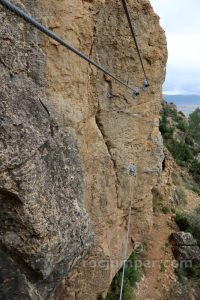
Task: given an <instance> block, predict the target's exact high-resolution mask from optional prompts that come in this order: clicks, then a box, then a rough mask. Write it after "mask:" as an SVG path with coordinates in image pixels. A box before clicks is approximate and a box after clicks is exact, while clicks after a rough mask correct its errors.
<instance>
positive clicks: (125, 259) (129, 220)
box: [119, 202, 132, 300]
mask: <svg viewBox="0 0 200 300" xmlns="http://www.w3.org/2000/svg"><path fill="white" fill-rule="evenodd" d="M131 211H132V202H130V206H129V215H128V230H127V234H126V238H125V249H124V265H123V271H122V280H121V289H120V297H119V300H122V295H123V288H124V275H125V269H126V261H127V253H128V240H129V232H130V224H131Z"/></svg>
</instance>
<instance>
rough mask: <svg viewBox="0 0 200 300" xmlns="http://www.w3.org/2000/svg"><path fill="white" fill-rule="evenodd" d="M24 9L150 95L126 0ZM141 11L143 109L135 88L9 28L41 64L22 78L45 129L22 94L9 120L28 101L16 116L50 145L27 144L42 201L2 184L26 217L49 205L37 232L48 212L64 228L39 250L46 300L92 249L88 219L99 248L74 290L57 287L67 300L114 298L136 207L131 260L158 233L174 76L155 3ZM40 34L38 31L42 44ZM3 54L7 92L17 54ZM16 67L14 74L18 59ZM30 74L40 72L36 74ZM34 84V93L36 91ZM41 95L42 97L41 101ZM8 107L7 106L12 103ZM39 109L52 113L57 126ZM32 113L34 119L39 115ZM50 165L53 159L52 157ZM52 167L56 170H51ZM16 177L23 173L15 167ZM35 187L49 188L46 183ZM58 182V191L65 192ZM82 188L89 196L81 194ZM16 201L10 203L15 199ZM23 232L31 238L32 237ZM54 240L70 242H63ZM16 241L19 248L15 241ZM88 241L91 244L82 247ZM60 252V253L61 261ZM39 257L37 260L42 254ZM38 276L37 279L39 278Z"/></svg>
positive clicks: (31, 64) (71, 285) (69, 282)
mask: <svg viewBox="0 0 200 300" xmlns="http://www.w3.org/2000/svg"><path fill="white" fill-rule="evenodd" d="M23 3H24V6H25V9H27V11H29V12H31V13H32V14H34V13H35V8H36V7H37V9H36V12H37V17H38V18H39V19H40V20H41V21H42V23H43V24H45V25H46V26H47V27H48V28H50V29H51V30H53V31H54V32H56V33H57V34H59V35H61V36H62V37H63V38H64V39H66V40H67V41H70V42H71V44H72V45H73V46H75V47H77V48H78V49H80V50H81V51H83V52H84V53H85V54H87V55H88V56H90V57H91V58H92V59H94V60H95V61H97V62H99V63H100V64H102V65H103V66H105V67H106V68H107V69H109V70H110V71H111V72H112V73H114V74H115V75H116V76H118V77H119V78H121V79H122V80H124V81H126V82H128V83H129V85H131V86H135V85H139V86H142V84H143V80H144V76H143V73H142V68H141V65H140V62H139V58H138V55H137V52H136V49H135V45H134V43H133V40H132V38H131V36H130V30H129V27H128V24H127V20H126V17H125V14H124V11H123V7H122V3H121V1H118V0H112V1H105V0H96V1H92V0H91V1H81V0H73V1H72V0H62V1H53V0H48V1H47V0H37V1H36V2H34V1H28V0H26V1H25V0H24V1H23ZM129 6H130V9H131V12H132V16H133V20H134V24H135V29H136V33H137V38H138V43H139V46H140V49H141V52H142V55H143V58H144V64H145V68H146V72H147V75H148V78H149V81H150V85H151V86H150V88H149V89H148V91H146V92H145V93H144V92H142V94H141V96H140V97H139V98H137V99H133V98H132V94H131V92H130V91H128V90H127V89H126V88H124V87H123V86H121V85H119V84H118V83H116V82H115V81H114V80H111V79H110V78H108V77H106V76H104V75H103V74H102V73H101V72H99V71H97V70H96V69H94V68H93V67H92V66H89V65H88V64H87V63H85V62H84V61H82V60H80V59H79V58H78V57H77V56H75V55H74V54H73V53H70V52H69V51H67V50H66V49H64V48H63V47H62V46H60V45H58V44H57V43H56V42H54V41H52V40H50V39H48V38H46V37H44V36H43V35H41V34H39V39H38V34H37V33H36V32H35V31H32V30H31V27H30V26H29V25H27V26H24V25H23V22H22V21H20V20H19V19H18V18H16V17H15V18H14V21H13V17H12V21H10V23H9V27H8V28H11V29H12V31H11V32H9V34H10V36H12V42H11V44H12V48H13V46H14V47H17V48H16V50H15V51H16V53H22V55H21V56H22V57H24V56H25V52H24V47H23V49H22V50H21V52H20V50H19V49H20V46H19V45H18V46H17V45H16V39H17V34H19V33H21V35H22V37H21V40H20V43H19V44H20V45H21V44H22V41H23V42H25V45H27V47H30V49H31V50H30V53H31V55H29V56H28V59H27V60H26V64H25V65H24V66H23V67H22V73H19V74H18V73H17V75H16V76H17V78H18V82H19V88H18V89H20V91H21V90H23V91H24V90H27V93H28V96H29V97H28V99H29V98H31V100H30V101H33V102H34V107H35V103H37V105H38V110H39V112H38V111H37V112H36V113H35V114H34V115H35V116H36V117H35V118H37V119H38V120H37V119H36V121H35V120H32V119H30V114H29V115H28V116H26V115H25V113H24V112H25V111H27V110H28V107H27V108H26V106H27V105H29V102H30V101H27V99H26V98H27V96H24V95H22V94H19V96H17V91H18V89H17V87H16V86H15V85H14V86H13V95H14V96H13V97H11V96H10V92H9V93H8V95H7V98H6V99H7V103H9V105H8V107H7V110H9V109H10V107H12V105H13V104H12V103H14V99H17V100H16V102H17V103H22V104H20V105H18V106H19V107H17V109H16V106H15V108H14V109H13V111H14V112H17V113H18V110H20V111H21V114H23V117H24V118H25V119H28V121H27V123H26V122H25V123H24V124H25V125H24V127H23V128H25V129H26V128H27V130H28V128H29V127H31V128H32V131H31V133H30V136H31V139H33V138H34V137H37V135H38V136H39V138H38V140H36V141H34V142H30V143H29V144H27V142H26V143H25V145H26V146H24V148H26V149H28V150H27V151H28V154H27V157H25V156H24V155H23V158H24V160H25V161H26V162H27V161H28V163H29V156H30V155H31V150H30V149H31V147H32V145H33V146H34V144H35V145H36V146H34V147H32V148H34V149H35V150H34V149H33V150H34V153H36V157H37V159H36V161H37V162H36V161H34V164H32V162H31V166H32V169H33V170H34V171H33V173H30V172H28V171H27V172H26V174H29V177H30V179H29V177H28V179H27V175H26V176H24V175H23V176H21V174H20V176H21V177H20V180H21V182H22V184H23V185H24V186H26V183H27V182H28V183H27V185H28V186H30V184H29V181H32V182H34V184H33V183H32V185H31V186H34V189H35V190H37V193H36V191H35V190H34V193H33V192H32V191H27V190H28V189H27V188H23V190H22V191H21V189H22V188H21V185H20V187H19V186H18V189H19V191H18V190H14V186H13V183H12V184H10V183H8V184H7V182H9V180H8V179H7V178H8V177H6V179H5V180H4V179H2V180H1V179H0V180H1V181H0V182H2V183H1V184H2V191H5V189H6V191H8V193H9V195H10V194H12V195H13V194H14V196H15V198H17V199H18V201H19V202H20V205H21V202H22V205H21V207H22V209H23V211H24V205H25V207H27V205H28V203H31V204H32V203H33V204H35V203H38V205H39V209H38V208H37V207H38V206H36V207H35V206H33V208H32V211H33V213H34V214H35V217H34V219H35V222H36V223H37V222H38V220H39V219H40V218H39V216H38V214H40V210H42V211H45V212H46V213H47V215H48V214H49V215H50V216H51V217H48V218H47V220H49V218H50V219H51V224H57V223H56V222H58V224H59V225H58V226H57V227H56V226H54V234H55V236H54V235H52V239H50V241H49V239H48V241H47V239H46V240H45V239H43V240H42V241H43V242H42V246H41V245H40V244H39V245H38V244H37V246H36V252H35V253H38V252H39V253H40V254H41V253H42V255H43V256H45V258H43V261H39V265H40V267H39V274H40V275H41V274H42V276H43V277H42V278H40V279H39V280H36V281H32V282H31V283H33V284H34V287H35V288H36V290H37V291H38V290H39V293H40V294H41V292H40V291H41V290H42V289H43V288H44V287H45V286H46V287H47V286H48V287H49V283H48V284H47V283H46V281H45V280H46V278H49V275H50V274H54V271H55V270H56V274H57V273H59V276H57V278H56V280H55V279H54V277H52V278H51V280H50V281H51V284H50V288H49V291H50V292H51V290H52V289H53V282H54V283H55V284H54V286H56V283H57V281H58V280H60V278H61V277H62V276H63V277H64V276H65V274H66V273H67V272H68V271H69V270H70V269H71V267H72V266H73V265H74V264H75V263H76V261H77V260H80V258H82V257H83V256H84V254H85V253H86V251H87V250H88V249H89V248H90V245H91V244H92V236H91V234H92V231H91V228H90V226H89V224H88V219H87V215H86V214H85V210H86V211H87V213H88V215H89V218H90V221H91V223H92V227H93V231H94V238H95V243H94V245H93V246H92V248H91V250H90V252H88V256H87V258H86V259H85V260H82V261H81V264H79V266H78V267H77V268H75V269H74V270H73V271H72V272H70V274H69V275H68V278H67V279H65V281H64V282H63V284H62V286H60V287H59V288H58V289H57V292H56V297H57V299H70V300H71V299H72V300H74V299H82V300H87V299H90V300H93V299H94V300H95V299H97V296H98V295H99V294H101V293H103V292H105V291H106V290H107V289H108V287H109V285H110V282H111V280H112V278H113V276H114V275H115V273H116V272H117V270H118V269H119V267H120V265H121V258H122V255H123V246H124V236H125V232H126V228H127V214H128V207H129V202H130V200H132V201H133V215H132V223H131V242H130V244H129V245H130V249H129V250H130V251H131V250H132V249H133V247H134V243H135V242H136V241H142V239H143V238H144V237H145V233H147V232H148V228H149V227H150V226H151V223H152V195H151V189H152V187H153V186H154V185H155V184H156V183H157V181H158V180H159V174H160V172H161V168H162V159H163V149H162V139H161V136H160V133H159V130H158V124H159V111H160V108H161V86H162V82H163V80H164V76H165V66H166V56H167V55H166V41H165V36H164V33H163V31H162V29H161V28H160V26H159V18H158V17H157V16H156V15H155V14H154V12H153V10H152V8H151V6H150V4H149V1H146V0H130V1H129ZM33 7H34V9H33ZM38 12H39V13H38ZM2 16H3V17H2ZM1 18H4V19H1V23H2V24H4V22H5V21H7V22H9V18H11V16H10V14H5V12H4V10H1ZM10 20H11V19H10ZM13 22H14V23H13ZM1 28H2V27H1ZM11 29H10V30H11ZM6 30H7V29H4V31H2V33H1V36H0V38H1V40H2V44H4V45H6V46H5V47H7V44H6V43H7V42H8V40H7V39H5V38H4V36H5V32H7V31H6ZM18 32H19V33H18ZM30 32H33V34H32V36H30ZM35 38H36V40H34V39H35ZM35 48H36V49H35ZM34 49H35V51H34ZM41 51H42V52H41ZM1 52H2V48H1ZM38 53H39V54H38ZM3 55H4V56H2V54H1V64H0V66H1V69H2V70H3V72H4V73H5V74H4V73H3V72H1V74H2V75H1V76H4V77H3V78H6V80H5V82H4V84H3V85H2V86H4V87H6V86H8V85H9V84H10V81H11V80H13V79H12V78H11V79H10V78H9V79H7V77H8V76H10V75H9V72H10V71H9V69H7V64H6V59H8V58H6V57H8V54H7V56H6V55H5V54H3ZM38 55H40V56H39V57H40V58H38ZM2 57H3V59H2ZM4 57H5V58H4ZM9 57H11V56H9ZM12 57H13V55H12ZM19 62H23V59H22V58H19ZM35 64H37V65H35ZM10 68H11V69H12V68H14V62H13V61H12V62H11V66H10ZM18 69H19V68H17V70H18ZM28 70H29V71H28ZM27 72H30V73H28V74H26V73H27ZM6 74H8V75H6ZM30 74H31V75H30ZM22 75H23V76H24V77H25V79H26V80H27V81H26V80H24V77H23V80H21V77H20V76H22ZM5 76H7V77H5ZM40 76H41V78H42V79H40ZM33 84H34V92H33V91H32V89H31V88H30V87H32V85H33ZM22 87H23V89H22ZM9 91H11V89H9ZM41 93H42V96H39V95H41ZM1 98H2V99H4V98H5V95H2V96H1ZM39 99H40V100H42V102H43V104H44V105H45V107H46V108H47V110H48V111H50V112H51V114H50V116H49V115H48V114H47V112H46V111H45V110H44V107H43V106H42V105H41V103H40V101H39ZM19 100H20V101H21V102H20V101H19ZM22 100H23V101H22ZM9 101H10V102H9ZM23 103H24V104H23ZM30 110H31V112H32V110H33V107H32V106H31V107H30ZM13 111H12V113H11V112H10V117H12V118H13V115H15V114H14V113H13ZM45 122H46V123H45ZM12 123H14V121H13V120H12ZM33 130H35V131H36V133H37V134H33V132H35V131H33ZM52 131H53V136H52ZM17 132H18V131H17ZM7 139H8V138H7ZM29 139H30V138H29ZM35 139H36V138H35ZM20 141H21V139H20ZM46 143H47V145H48V147H47V148H46ZM76 143H77V144H78V146H77V145H76ZM18 144H19V142H18V141H16V143H15V145H18ZM43 144H44V145H45V146H42V154H41V153H40V152H41V151H38V150H37V149H38V148H40V145H43ZM11 148H12V149H15V146H14V145H12V147H11ZM43 148H44V149H43ZM36 150H37V151H36ZM24 151H25V150H24ZM12 152H13V153H14V154H13V157H14V158H16V157H18V156H17V155H19V154H18V153H22V152H21V149H20V150H19V149H18V147H17V152H16V153H15V152H14V151H12ZM55 153H56V154H55ZM55 155H56V157H57V159H55ZM38 156H39V157H38ZM46 156H47V157H48V156H50V157H51V158H49V159H48V158H46ZM34 160H35V158H34ZM44 161H45V162H46V165H45V166H43V167H41V165H42V164H43V162H44ZM52 161H53V163H52ZM130 163H134V164H135V165H136V166H137V177H136V178H132V177H130V176H129V172H128V167H129V164H130ZM22 165H23V164H22ZM38 166H40V167H38ZM13 167H15V165H12V168H13ZM81 169H82V171H81ZM82 172H83V173H82ZM23 174H24V173H23ZM6 176H7V175H6ZM9 176H10V177H11V175H9ZM16 178H19V175H18V173H17V175H15V174H12V180H14V181H16ZM34 178H36V179H37V181H34ZM3 180H4V181H3ZM70 180H71V181H70ZM55 181H56V182H58V184H56V186H57V188H56V189H55V188H54V185H55ZM66 182H67V183H69V185H68V184H66ZM6 185H7V187H5V186H6ZM82 185H83V186H84V188H83V189H81V186H82ZM69 189H70V190H69ZM13 190H14V191H13ZM81 191H83V193H82V192H81ZM2 194H3V195H4V193H2ZM32 194H34V197H33V196H32ZM6 197H7V199H8V198H9V197H8V194H7V196H6ZM7 201H8V200H7ZM26 201H27V204H26ZM49 201H50V204H49V205H48V206H47V205H46V204H45V203H46V202H47V203H49ZM2 203H3V201H2ZM15 205H16V204H15ZM15 205H14V206H15ZM57 206H59V208H58V207H57ZM84 209H85V210H84ZM5 211H7V212H9V211H10V207H9V206H6V208H5ZM76 213H77V214H76ZM0 214H1V213H0ZM75 216H76V217H75ZM15 217H16V218H17V220H18V219H19V218H18V217H17V216H15ZM6 218H7V217H6ZM42 220H43V221H41V223H40V229H41V232H45V228H48V230H50V229H49V226H47V227H45V226H46V225H45V224H46V223H45V222H46V219H45V217H43V219H42ZM27 222H28V224H31V226H32V223H31V222H32V219H30V218H28V219H27ZM54 222H55V223H54ZM19 223H20V222H19ZM42 224H43V225H42ZM43 226H44V227H43ZM26 227H27V226H26ZM48 230H47V231H48ZM7 231H8V232H9V234H10V231H11V232H12V230H11V229H10V227H9V230H7V229H4V230H3V233H2V237H3V238H2V241H4V240H5V236H6V234H7ZM19 231H20V232H21V231H22V229H21V227H19ZM28 232H29V230H28ZM48 232H49V231H48ZM60 232H61V233H60ZM58 233H59V234H58ZM9 234H8V237H9ZM40 234H42V233H40ZM46 236H48V235H47V234H46ZM53 236H54V237H55V240H56V241H57V240H59V241H61V243H60V244H59V242H55V243H54V242H52V241H54V238H53ZM58 236H59V239H58ZM60 236H62V238H61V237H60ZM69 236H70V238H69ZM42 238H43V237H42ZM8 239H9V238H8ZM10 239H11V241H12V239H13V236H12V235H11V237H10ZM36 239H40V237H39V238H38V237H36ZM78 240H79V241H81V243H80V244H79V243H78ZM3 243H4V244H5V242H3ZM23 243H24V247H25V248H26V247H27V240H26V239H25V241H24V242H23ZM55 245H56V246H55ZM58 245H60V246H58ZM5 246H6V251H7V250H9V251H10V252H11V253H12V252H13V253H15V252H17V254H18V252H19V251H18V248H17V246H15V245H13V244H12V243H11V245H10V244H9V243H7V244H5ZM20 247H21V246H20ZM43 247H44V248H45V251H44V250H43ZM58 247H60V248H59V249H60V250H59V251H60V252H57V251H58ZM28 251H29V249H28V248H26V249H25V250H24V252H22V253H20V255H21V256H22V258H23V261H25V263H26V265H28V266H30V267H31V273H32V268H33V265H34V256H32V255H31V259H30V258H29V257H28V256H27V252H28ZM57 253H59V255H57ZM60 253H61V255H60ZM48 255H51V259H50V261H51V268H49V267H48V270H46V269H45V268H44V267H42V266H46V265H48V264H49V260H48V259H47V257H48ZM35 257H36V258H37V255H36V256H35ZM14 258H15V257H14ZM32 259H33V262H32ZM36 260H37V259H36ZM60 262H61V264H60ZM62 262H65V263H64V264H62ZM66 262H67V263H66ZM48 266H49V265H48ZM60 270H62V271H60ZM33 271H34V272H35V269H34V268H33ZM34 272H33V273H34ZM22 273H23V271H22ZM50 277H51V275H50ZM38 282H39V283H38ZM42 297H47V299H48V297H49V293H46V292H45V295H44V294H42ZM16 299H17V298H16Z"/></svg>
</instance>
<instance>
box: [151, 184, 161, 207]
mask: <svg viewBox="0 0 200 300" xmlns="http://www.w3.org/2000/svg"><path fill="white" fill-rule="evenodd" d="M151 192H152V195H153V212H154V213H157V212H159V211H160V209H161V206H162V202H163V197H162V195H161V193H160V192H159V190H158V189H156V188H153V189H152V190H151Z"/></svg>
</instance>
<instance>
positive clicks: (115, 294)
mask: <svg viewBox="0 0 200 300" xmlns="http://www.w3.org/2000/svg"><path fill="white" fill-rule="evenodd" d="M137 257H138V254H137V253H136V251H134V252H133V253H132V254H131V256H130V257H129V259H128V261H127V264H126V269H125V276H124V290H123V300H135V296H134V292H133V287H134V286H135V284H136V282H137V281H139V279H140V273H139V270H138V268H137V264H136V260H137ZM121 279H122V268H121V269H120V270H119V272H118V273H117V274H116V275H115V277H114V278H113V281H112V284H111V287H110V289H109V292H108V295H107V296H106V298H103V297H102V296H100V297H101V298H99V299H102V300H116V299H119V296H120V287H121Z"/></svg>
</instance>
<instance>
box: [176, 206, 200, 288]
mask: <svg viewBox="0 0 200 300" xmlns="http://www.w3.org/2000/svg"><path fill="white" fill-rule="evenodd" d="M199 214H200V206H199V207H198V208H197V209H196V213H193V214H187V213H178V214H176V217H175V221H176V223H177V225H178V226H179V228H180V230H182V231H184V232H190V233H191V234H192V235H193V236H194V238H195V239H196V240H197V244H198V246H200V216H199ZM175 272H176V275H177V277H178V279H179V281H180V282H181V283H183V282H184V280H185V278H190V279H192V280H196V279H199V278H200V264H199V263H195V262H193V265H192V266H191V267H185V268H183V267H182V268H180V267H177V268H176V270H175Z"/></svg>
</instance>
